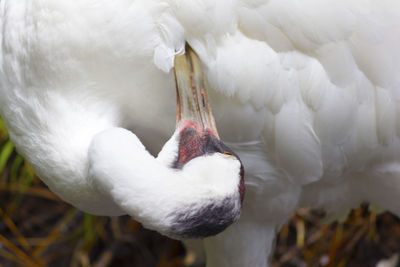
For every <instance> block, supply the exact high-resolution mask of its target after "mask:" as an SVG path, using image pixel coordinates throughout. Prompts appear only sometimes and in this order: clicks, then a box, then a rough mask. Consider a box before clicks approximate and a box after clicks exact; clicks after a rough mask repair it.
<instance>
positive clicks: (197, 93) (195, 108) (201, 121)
mask: <svg viewBox="0 0 400 267" xmlns="http://www.w3.org/2000/svg"><path fill="white" fill-rule="evenodd" d="M174 70H175V80H176V94H177V114H176V127H177V128H178V127H180V126H181V124H183V123H186V122H190V121H192V122H194V123H196V124H197V125H199V126H200V127H202V128H203V129H210V130H211V131H212V132H213V134H214V135H215V136H216V137H218V131H217V128H216V126H215V121H214V116H213V115H212V112H211V106H210V102H209V100H208V96H207V88H208V83H207V80H206V78H205V77H204V75H203V73H202V70H201V65H200V60H199V58H198V56H197V55H196V53H195V52H194V51H193V50H192V48H191V47H190V46H189V45H188V44H187V45H186V53H185V54H183V55H179V56H176V57H175V68H174Z"/></svg>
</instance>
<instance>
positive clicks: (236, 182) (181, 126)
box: [159, 46, 245, 238]
mask: <svg viewBox="0 0 400 267" xmlns="http://www.w3.org/2000/svg"><path fill="white" fill-rule="evenodd" d="M175 79H176V89H177V122H176V131H175V134H174V136H176V138H174V140H175V142H174V145H173V146H174V150H175V153H173V154H174V158H173V159H172V162H170V165H171V167H172V168H174V169H176V170H177V171H184V172H185V174H186V177H190V178H188V179H191V181H192V184H193V187H197V188H198V187H204V188H207V190H208V191H207V190H204V192H205V193H204V194H196V196H195V194H193V197H194V198H201V200H199V201H196V200H194V201H193V202H192V204H188V205H187V208H183V209H182V211H181V212H179V214H174V216H175V218H174V221H175V223H173V224H172V225H173V227H172V229H170V230H171V231H170V232H169V233H168V235H170V236H173V237H178V238H182V237H183V238H185V237H186V238H187V237H189V238H192V237H206V236H210V235H214V234H217V233H219V232H221V231H222V230H224V229H225V228H226V227H227V226H229V225H230V224H231V223H233V222H234V221H236V220H237V219H238V218H239V215H240V208H241V203H242V201H243V197H244V191H245V187H244V169H243V165H242V162H241V160H240V158H239V157H238V155H236V154H235V153H234V152H233V151H232V150H231V149H230V148H229V147H227V146H226V145H225V144H224V143H223V142H222V141H221V140H220V138H219V135H218V131H217V128H216V126H215V121H214V117H213V115H212V112H211V107H210V102H209V99H208V96H207V90H206V88H207V82H206V79H205V78H204V76H203V74H202V72H201V67H200V62H199V59H198V57H197V55H196V54H195V53H194V52H193V50H192V49H191V48H190V47H189V46H187V47H186V53H185V54H184V55H180V56H177V57H176V58H175ZM167 150H168V149H167ZM159 156H160V155H159ZM161 156H162V155H161ZM197 192H199V191H197ZM193 203H196V204H193ZM199 203H202V204H201V205H199Z"/></svg>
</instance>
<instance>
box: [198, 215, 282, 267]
mask: <svg viewBox="0 0 400 267" xmlns="http://www.w3.org/2000/svg"><path fill="white" fill-rule="evenodd" d="M275 232H276V224H274V223H271V224H268V223H266V222H257V221H255V220H254V221H251V220H248V218H241V219H240V220H239V221H238V222H236V223H234V224H233V225H232V226H231V227H229V228H228V229H227V230H226V231H224V232H222V233H221V234H219V235H217V236H214V237H210V238H207V239H205V240H204V249H205V252H206V258H207V266H208V267H242V266H258V267H266V266H268V255H269V254H270V252H271V251H272V249H273V245H272V244H273V240H274V238H275Z"/></svg>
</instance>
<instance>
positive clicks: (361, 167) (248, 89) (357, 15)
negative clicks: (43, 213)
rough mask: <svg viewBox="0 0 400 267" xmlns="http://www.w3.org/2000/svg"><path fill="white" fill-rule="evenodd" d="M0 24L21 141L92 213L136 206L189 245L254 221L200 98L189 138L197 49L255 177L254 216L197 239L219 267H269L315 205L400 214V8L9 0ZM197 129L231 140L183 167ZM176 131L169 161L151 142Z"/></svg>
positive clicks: (230, 157) (46, 173)
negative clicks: (283, 237) (191, 54)
mask: <svg viewBox="0 0 400 267" xmlns="http://www.w3.org/2000/svg"><path fill="white" fill-rule="evenodd" d="M0 29H1V31H0V48H1V50H0V51H1V52H0V114H1V116H2V118H3V119H4V121H5V123H6V125H7V128H8V130H9V134H10V137H11V139H12V141H13V142H14V143H15V145H16V147H17V148H18V151H19V152H20V153H21V154H22V155H23V156H24V157H25V158H26V159H27V160H28V161H29V162H30V163H31V164H32V166H33V168H34V169H35V171H36V173H37V174H38V175H39V176H40V177H41V179H42V180H43V181H44V182H45V183H46V184H47V185H48V186H49V188H50V189H51V190H53V191H54V192H55V193H56V194H58V195H59V196H60V197H61V198H62V199H64V200H65V201H67V202H69V203H71V204H73V205H75V206H76V207H78V208H80V209H82V210H84V211H86V212H90V213H93V214H99V215H121V214H129V215H131V216H133V217H134V218H135V219H137V220H139V221H140V222H142V223H143V224H144V225H145V226H146V227H149V228H151V229H155V230H157V231H159V232H161V233H163V234H166V235H169V236H172V237H176V238H185V237H200V236H208V235H210V234H215V233H217V232H219V231H221V230H223V229H224V228H225V227H226V226H227V225H228V224H230V223H231V222H233V221H235V220H236V219H237V217H238V213H239V208H240V198H241V196H242V195H243V190H241V189H240V181H241V172H240V166H241V164H240V161H239V160H238V157H237V156H235V154H233V152H231V151H230V150H229V149H227V148H226V147H225V146H224V145H223V144H222V143H221V142H220V141H219V140H218V139H217V137H216V136H218V134H217V133H216V130H215V127H213V126H212V117H211V115H210V113H209V109H208V108H205V110H202V111H199V112H197V111H195V110H194V109H187V106H186V108H183V110H181V111H180V113H179V112H178V115H179V114H181V115H182V116H183V119H185V118H186V117H185V116H186V115H185V114H186V113H185V112H189V113H188V116H190V118H189V119H191V118H193V117H194V119H195V121H196V118H197V126H194V127H192V126H190V125H188V124H185V122H187V121H185V120H182V121H180V122H181V123H178V128H177V130H176V131H175V132H174V130H173V124H174V123H173V121H174V118H175V80H174V74H173V73H174V72H173V70H172V69H173V67H174V60H175V58H177V59H179V58H180V59H184V58H185V57H182V56H181V57H177V55H181V54H183V53H184V50H185V43H186V42H187V43H189V45H190V46H191V47H192V48H193V49H194V51H196V53H197V54H198V55H199V57H200V60H201V62H202V65H201V68H202V69H203V72H204V74H205V77H206V78H207V79H208V82H209V84H210V91H209V98H210V102H211V104H212V106H213V111H214V115H215V120H216V125H217V126H218V129H219V136H220V137H221V139H222V140H224V142H225V143H226V144H227V145H228V146H229V147H230V148H231V149H232V150H233V151H235V152H236V153H237V154H238V155H239V157H240V159H241V161H242V163H243V166H244V169H245V171H246V174H245V184H246V196H245V198H244V202H243V207H242V213H241V217H240V219H239V221H238V222H236V223H234V224H233V225H231V226H230V227H228V228H227V229H226V230H225V231H223V232H222V233H220V234H218V235H216V236H214V237H209V238H206V239H204V241H197V245H199V244H200V246H204V251H205V255H206V258H207V266H222V267H225V266H267V265H268V263H267V257H268V255H269V253H270V252H271V250H272V242H273V239H274V236H275V231H276V230H277V229H279V227H280V225H281V224H282V223H283V222H284V221H285V220H286V219H287V218H288V216H289V214H290V212H291V211H293V209H294V208H295V207H296V206H299V205H307V206H312V207H314V208H323V209H325V210H326V211H327V212H328V214H330V215H332V216H333V217H335V218H337V217H339V216H341V215H343V214H345V213H346V212H347V211H348V210H349V209H350V208H352V207H355V206H357V205H359V203H360V202H362V201H369V202H372V203H374V204H375V205H377V206H379V207H381V208H383V209H387V210H390V211H391V212H393V213H395V214H397V215H400V202H399V201H397V199H398V198H399V197H400V142H399V140H400V139H399V138H400V108H399V107H400V105H399V103H400V102H399V101H400V75H399V73H400V2H398V1H391V0H384V1H379V2H378V1H375V2H374V1H357V0H346V1H344V0H325V1H320V0H303V1H295V0H252V1H244V0H221V1H212V0H193V1H178V0H136V1H132V0H113V1H104V0H81V1H55V0H35V1H28V0H19V1H15V0H2V1H0ZM187 55H188V54H187ZM195 61H196V60H194V62H191V61H190V60H189V63H182V64H183V65H182V64H178V67H177V68H175V69H176V70H180V69H181V68H182V69H185V67H182V66H185V64H194V65H196V63H195ZM176 64H177V63H176ZM198 70H199V68H197V70H193V73H194V74H195V75H194V77H197V78H193V77H191V76H190V75H189V76H188V75H187V73H186V74H184V75H183V76H180V74H177V79H178V89H179V90H183V91H180V92H182V94H183V95H181V96H180V97H181V98H180V100H179V101H181V102H180V103H181V105H183V106H184V107H185V105H186V104H187V103H189V102H190V101H195V105H198V104H199V105H200V106H201V105H202V103H201V101H202V99H197V100H196V98H194V96H191V95H190V94H189V93H188V92H190V90H189V91H188V89H189V87H190V86H188V84H189V80H190V79H194V81H200V80H201V79H200V78H199V77H201V74H199V73H200V72H198ZM178 77H186V78H182V79H183V86H180V85H179V79H180V78H178ZM185 79H186V81H185ZM199 83H200V82H199ZM194 88H195V89H196V90H197V93H199V94H201V88H200V87H199V86H195V87H194ZM196 90H195V92H196ZM182 96H186V97H182ZM204 99H205V101H206V100H207V99H206V98H204ZM199 100H200V102H199ZM196 101H197V102H196ZM185 103H186V104H185ZM204 106H205V107H206V106H207V103H205V104H204ZM196 116H197V117H196ZM201 118H203V119H204V121H208V123H207V122H206V123H204V121H203V124H204V127H203V124H202V122H201V121H202V120H203V119H201ZM185 129H189V130H191V131H192V134H193V135H191V136H196V133H197V134H198V135H197V138H198V139H197V140H202V141H201V142H200V143H201V144H205V143H207V142H208V141H209V140H213V142H214V141H215V144H218V145H214V146H213V148H212V150H211V151H210V150H205V151H204V150H203V152H202V153H199V154H196V152H195V151H198V150H197V148H196V149H195V150H193V151H192V152H193V153H194V154H195V156H196V157H194V158H193V159H192V157H191V156H189V159H187V160H184V161H182V162H181V165H179V164H178V163H177V162H179V160H178V159H179V157H180V155H181V154H182V153H183V154H182V155H191V152H190V153H189V154H185V152H184V151H186V150H184V149H183V150H182V149H180V144H181V143H182V141H181V140H182V134H181V133H182V131H184V130H185ZM195 129H197V130H195ZM207 129H210V130H211V131H212V132H214V135H212V134H207V133H208V130H207ZM193 131H194V132H193ZM171 135H172V137H171V138H169V137H170V136H171ZM199 136H201V138H200V137H199ZM204 136H206V139H202V137H204ZM168 139H169V141H168V142H167V143H166V144H165V146H164V147H163V149H162V150H161V152H160V153H159V155H158V157H157V158H154V157H153V156H151V154H150V153H148V152H147V151H146V149H148V150H149V151H150V152H151V153H156V152H157V151H159V150H160V149H161V147H162V145H163V144H164V143H165V142H166V141H167V140H168ZM204 140H208V141H204ZM184 146H187V147H190V146H189V145H184ZM197 147H198V148H202V147H204V146H200V145H198V146H197ZM145 148H146V149H145ZM200 150H201V149H200ZM190 151H191V150H190ZM224 152H227V153H226V154H224ZM171 164H172V165H173V166H171ZM174 164H178V165H179V166H178V165H174ZM174 167H178V169H176V168H174ZM199 242H200V243H199Z"/></svg>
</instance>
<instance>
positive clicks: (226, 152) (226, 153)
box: [224, 151, 233, 157]
mask: <svg viewBox="0 0 400 267" xmlns="http://www.w3.org/2000/svg"><path fill="white" fill-rule="evenodd" d="M224 154H225V155H227V156H230V157H233V155H232V154H231V153H229V152H228V151H225V152H224Z"/></svg>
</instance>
